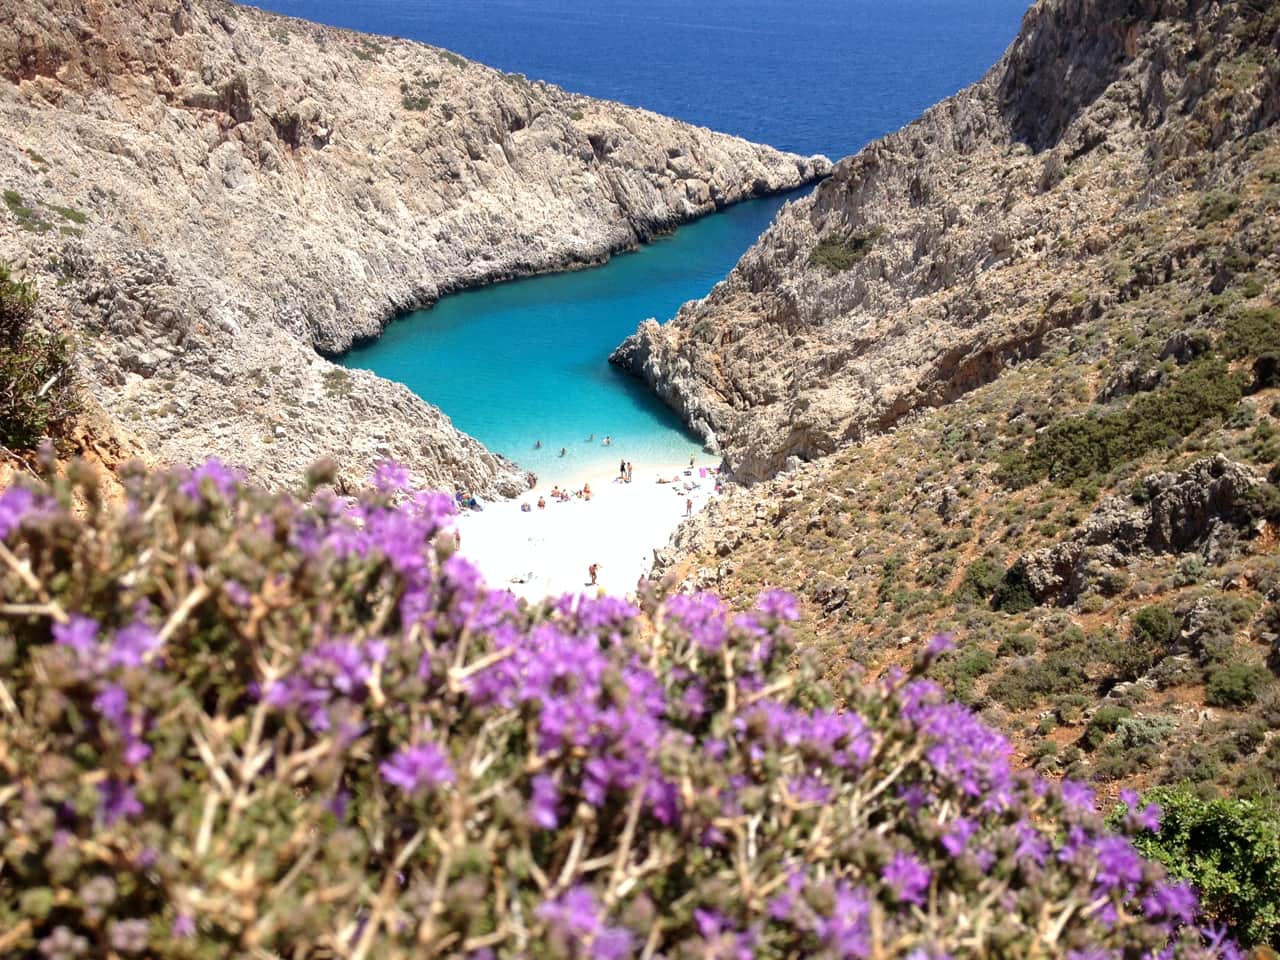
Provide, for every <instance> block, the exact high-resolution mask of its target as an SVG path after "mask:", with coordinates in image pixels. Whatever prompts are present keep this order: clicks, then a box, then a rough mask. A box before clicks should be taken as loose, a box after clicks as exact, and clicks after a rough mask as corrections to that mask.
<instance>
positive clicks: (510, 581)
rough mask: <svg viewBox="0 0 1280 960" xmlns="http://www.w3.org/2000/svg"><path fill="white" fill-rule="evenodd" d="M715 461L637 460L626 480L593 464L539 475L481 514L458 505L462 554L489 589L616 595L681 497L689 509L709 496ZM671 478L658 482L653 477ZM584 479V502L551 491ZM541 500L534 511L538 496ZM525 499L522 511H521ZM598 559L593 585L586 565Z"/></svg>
mask: <svg viewBox="0 0 1280 960" xmlns="http://www.w3.org/2000/svg"><path fill="white" fill-rule="evenodd" d="M713 467H714V461H713V460H711V458H709V457H705V456H704V457H700V458H698V462H697V463H696V465H695V467H694V468H693V469H692V470H690V469H689V464H688V462H687V461H686V462H685V463H683V464H654V463H648V464H640V463H636V464H635V465H634V469H633V472H632V481H631V482H630V483H622V482H615V480H616V478H617V475H618V474H617V466H616V464H615V466H614V470H613V472H612V473H609V472H608V471H607V470H606V471H604V472H601V468H600V467H595V468H593V469H590V470H589V472H586V473H582V474H579V475H572V474H570V475H566V476H564V477H562V478H556V479H555V480H539V482H538V486H537V487H536V488H534V489H533V490H531V491H529V493H528V494H527V495H525V496H523V497H520V498H518V499H516V500H507V501H500V502H497V503H485V504H484V509H483V510H482V511H473V510H464V511H462V513H461V515H460V516H459V517H458V523H457V527H458V532H459V533H460V534H461V536H462V554H463V556H465V557H466V558H467V559H469V560H471V562H472V563H474V564H476V565H477V566H478V567H479V568H480V570H481V572H482V573H483V574H484V577H485V580H486V581H487V582H488V583H489V585H490V586H491V587H495V588H499V589H500V588H504V587H505V588H507V589H509V590H511V591H512V592H513V593H515V594H516V595H517V596H521V597H526V598H528V599H530V600H540V599H542V598H543V597H545V596H548V595H550V596H558V595H560V594H562V593H575V592H593V591H595V590H604V591H606V592H608V593H611V594H614V595H617V596H623V595H626V594H630V593H633V592H634V591H635V587H636V582H637V581H638V580H639V579H640V577H642V576H643V575H644V574H646V573H647V572H648V570H649V568H650V566H651V565H652V563H653V551H654V550H655V549H657V548H659V547H662V546H664V545H665V544H666V543H667V540H668V539H669V538H670V536H671V534H672V532H673V531H674V530H675V529H676V527H677V526H678V525H679V524H680V521H681V520H682V519H683V518H684V516H685V511H686V501H687V500H692V501H693V507H692V509H693V511H694V512H696V511H698V510H699V509H701V508H702V506H703V505H704V504H706V502H707V500H708V499H709V498H710V497H712V496H714V494H715V484H716V480H715V476H714V475H713V473H712V468H713ZM673 477H674V478H677V479H676V482H674V483H658V482H657V481H658V480H659V478H661V479H663V480H671V479H672V478H673ZM586 483H590V485H591V493H592V496H591V499H590V500H586V499H585V498H582V499H580V498H577V497H572V496H571V497H570V499H569V500H568V501H567V502H564V501H561V500H558V499H554V498H552V496H551V490H552V488H553V486H555V485H556V484H559V486H560V488H561V489H565V488H567V489H568V490H569V491H570V493H571V494H572V493H573V492H574V491H576V490H580V489H582V487H583V485H584V484H586ZM539 497H543V498H545V499H546V503H547V505H546V507H545V508H543V509H539V508H538V506H537V503H538V498H539ZM522 503H527V504H529V506H530V508H531V510H530V512H528V513H525V512H523V511H522V510H521V509H520V506H521V504H522ZM593 563H595V564H598V565H599V571H598V574H597V578H596V585H595V586H594V587H593V586H591V584H590V575H589V573H588V569H587V568H588V567H589V566H590V565H591V564H593Z"/></svg>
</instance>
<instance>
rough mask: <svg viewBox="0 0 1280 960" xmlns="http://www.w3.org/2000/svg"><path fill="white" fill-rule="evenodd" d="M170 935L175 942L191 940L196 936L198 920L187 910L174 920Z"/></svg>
mask: <svg viewBox="0 0 1280 960" xmlns="http://www.w3.org/2000/svg"><path fill="white" fill-rule="evenodd" d="M170 933H171V935H172V936H173V938H174V939H175V940H190V939H191V938H192V937H194V936H195V935H196V918H195V917H193V916H192V915H191V914H189V913H187V912H186V911H185V910H184V911H181V912H179V913H178V915H177V916H176V917H174V918H173V928H172V930H171V931H170Z"/></svg>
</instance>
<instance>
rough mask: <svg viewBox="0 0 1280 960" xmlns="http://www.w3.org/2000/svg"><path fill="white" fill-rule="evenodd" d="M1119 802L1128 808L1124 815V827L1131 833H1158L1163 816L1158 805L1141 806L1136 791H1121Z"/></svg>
mask: <svg viewBox="0 0 1280 960" xmlns="http://www.w3.org/2000/svg"><path fill="white" fill-rule="evenodd" d="M1120 802H1121V803H1123V804H1124V805H1125V806H1126V807H1128V808H1129V809H1128V811H1127V813H1126V815H1125V825H1126V826H1127V827H1128V828H1129V829H1130V830H1131V831H1134V832H1137V831H1142V830H1147V831H1150V832H1151V833H1159V832H1160V821H1161V818H1162V817H1163V816H1164V811H1163V810H1161V809H1160V806H1159V805H1158V804H1155V803H1148V804H1147V805H1146V806H1143V805H1142V800H1141V799H1140V798H1139V797H1138V792H1137V791H1136V790H1121V791H1120Z"/></svg>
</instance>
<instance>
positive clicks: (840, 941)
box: [814, 880, 871, 960]
mask: <svg viewBox="0 0 1280 960" xmlns="http://www.w3.org/2000/svg"><path fill="white" fill-rule="evenodd" d="M870 912H871V900H870V898H869V897H868V896H867V892H866V891H865V890H863V889H862V888H860V887H859V888H857V889H855V888H853V887H850V886H849V884H848V883H847V882H845V881H844V880H841V881H840V882H839V883H838V884H837V885H836V890H835V906H834V908H833V909H832V911H831V916H830V917H819V918H818V920H817V921H816V923H815V924H814V933H816V934H817V936H818V939H819V940H820V941H821V942H822V944H823V946H825V947H827V949H829V950H830V951H831V952H832V954H834V955H835V956H837V957H842V958H850V960H861V958H864V957H867V956H869V955H870V953H871V924H870V922H869V915H870Z"/></svg>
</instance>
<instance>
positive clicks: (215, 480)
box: [179, 457, 240, 500]
mask: <svg viewBox="0 0 1280 960" xmlns="http://www.w3.org/2000/svg"><path fill="white" fill-rule="evenodd" d="M239 479H240V476H239V473H238V472H237V471H235V470H232V469H231V468H230V467H228V466H227V465H226V464H224V463H223V462H222V461H221V460H218V459H217V458H216V457H215V458H213V459H211V460H209V461H208V462H207V463H203V464H201V465H200V466H198V467H196V468H195V469H194V470H192V471H191V475H190V476H189V477H187V479H186V480H185V481H183V483H182V485H181V487H179V489H180V490H181V491H182V492H183V493H184V494H186V495H187V496H188V497H190V498H191V499H192V500H199V499H200V498H201V496H202V494H203V492H204V490H205V489H206V483H207V484H208V489H211V490H213V491H214V492H215V493H217V494H218V495H219V496H222V497H228V496H230V495H231V491H232V490H234V489H235V486H236V484H237V483H238V482H239Z"/></svg>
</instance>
